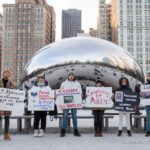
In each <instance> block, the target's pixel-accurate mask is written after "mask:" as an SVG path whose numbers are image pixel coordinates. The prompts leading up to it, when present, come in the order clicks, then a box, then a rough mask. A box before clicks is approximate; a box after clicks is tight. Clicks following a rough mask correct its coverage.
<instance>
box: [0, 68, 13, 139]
mask: <svg viewBox="0 0 150 150" xmlns="http://www.w3.org/2000/svg"><path fill="white" fill-rule="evenodd" d="M10 77H11V73H10V71H9V70H5V71H4V72H3V77H2V79H1V80H0V87H1V88H8V89H14V88H15V85H14V84H13V83H12V81H10V79H9V78H10ZM10 115H11V111H1V110H0V116H4V117H5V125H4V140H8V141H9V140H11V137H10V136H9V122H10Z"/></svg>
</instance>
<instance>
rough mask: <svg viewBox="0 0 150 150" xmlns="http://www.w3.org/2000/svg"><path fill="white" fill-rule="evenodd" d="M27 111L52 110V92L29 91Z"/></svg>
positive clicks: (47, 90)
mask: <svg viewBox="0 0 150 150" xmlns="http://www.w3.org/2000/svg"><path fill="white" fill-rule="evenodd" d="M28 94H29V100H28V109H29V110H32V111H49V110H54V102H55V100H54V98H55V96H54V90H51V89H50V88H46V89H43V90H42V89H41V90H32V89H31V90H29V93H28Z"/></svg>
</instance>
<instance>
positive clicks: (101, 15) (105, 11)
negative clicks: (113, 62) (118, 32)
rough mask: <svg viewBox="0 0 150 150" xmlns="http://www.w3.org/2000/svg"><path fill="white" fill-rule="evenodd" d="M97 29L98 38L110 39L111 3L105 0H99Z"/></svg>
mask: <svg viewBox="0 0 150 150" xmlns="http://www.w3.org/2000/svg"><path fill="white" fill-rule="evenodd" d="M97 30H98V36H99V37H100V38H102V39H105V40H109V41H111V4H110V3H107V0H99V9H98V18H97Z"/></svg>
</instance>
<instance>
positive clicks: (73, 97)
mask: <svg viewBox="0 0 150 150" xmlns="http://www.w3.org/2000/svg"><path fill="white" fill-rule="evenodd" d="M56 104H57V108H58V109H72V108H82V97H81V90H80V89H76V88H75V89H69V88H68V89H59V90H56Z"/></svg>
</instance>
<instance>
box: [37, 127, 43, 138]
mask: <svg viewBox="0 0 150 150" xmlns="http://www.w3.org/2000/svg"><path fill="white" fill-rule="evenodd" d="M38 136H40V137H42V136H44V130H42V129H40V131H39V135H38Z"/></svg>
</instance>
